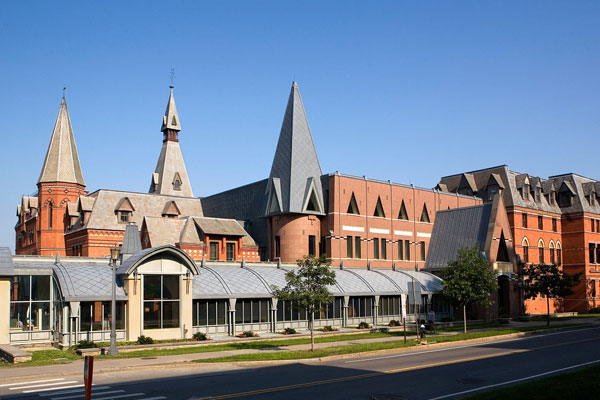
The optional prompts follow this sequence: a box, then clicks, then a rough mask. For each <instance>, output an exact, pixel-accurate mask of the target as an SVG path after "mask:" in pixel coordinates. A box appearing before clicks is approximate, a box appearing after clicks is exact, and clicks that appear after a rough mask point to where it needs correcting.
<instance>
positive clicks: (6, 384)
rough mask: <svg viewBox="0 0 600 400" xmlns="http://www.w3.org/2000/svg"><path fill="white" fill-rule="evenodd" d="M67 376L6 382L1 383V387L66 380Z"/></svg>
mask: <svg viewBox="0 0 600 400" xmlns="http://www.w3.org/2000/svg"><path fill="white" fill-rule="evenodd" d="M64 380H65V378H56V379H42V380H39V381H30V382H18V383H5V384H3V385H0V387H8V386H17V385H29V384H30V383H42V382H56V381H64Z"/></svg>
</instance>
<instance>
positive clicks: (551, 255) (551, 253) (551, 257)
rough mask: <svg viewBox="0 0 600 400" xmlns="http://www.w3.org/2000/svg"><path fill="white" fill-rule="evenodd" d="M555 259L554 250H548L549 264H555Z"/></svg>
mask: <svg viewBox="0 0 600 400" xmlns="http://www.w3.org/2000/svg"><path fill="white" fill-rule="evenodd" d="M555 261H556V260H555V259H554V249H553V248H550V264H555Z"/></svg>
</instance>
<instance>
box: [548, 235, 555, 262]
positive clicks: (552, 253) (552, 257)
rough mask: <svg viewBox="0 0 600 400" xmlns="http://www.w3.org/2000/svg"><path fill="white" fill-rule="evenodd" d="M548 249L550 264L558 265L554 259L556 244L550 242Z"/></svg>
mask: <svg viewBox="0 0 600 400" xmlns="http://www.w3.org/2000/svg"><path fill="white" fill-rule="evenodd" d="M548 248H549V249H550V264H556V258H555V257H554V242H553V241H552V240H551V241H550V244H549V245H548Z"/></svg>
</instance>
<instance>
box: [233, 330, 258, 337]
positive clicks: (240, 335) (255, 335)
mask: <svg viewBox="0 0 600 400" xmlns="http://www.w3.org/2000/svg"><path fill="white" fill-rule="evenodd" d="M237 336H238V337H241V338H247V337H257V336H258V333H254V332H252V331H244V332H242V333H240V334H239V335H237Z"/></svg>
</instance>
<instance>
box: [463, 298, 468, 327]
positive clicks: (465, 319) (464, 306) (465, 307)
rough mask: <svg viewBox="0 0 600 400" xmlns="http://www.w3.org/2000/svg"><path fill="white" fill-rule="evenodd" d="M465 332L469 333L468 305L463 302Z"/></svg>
mask: <svg viewBox="0 0 600 400" xmlns="http://www.w3.org/2000/svg"><path fill="white" fill-rule="evenodd" d="M463 333H467V305H466V304H463Z"/></svg>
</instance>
